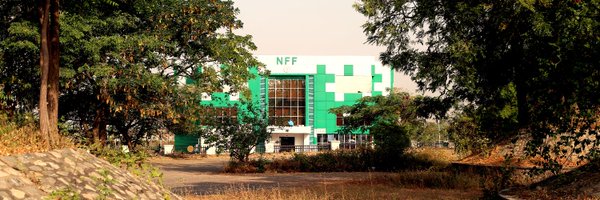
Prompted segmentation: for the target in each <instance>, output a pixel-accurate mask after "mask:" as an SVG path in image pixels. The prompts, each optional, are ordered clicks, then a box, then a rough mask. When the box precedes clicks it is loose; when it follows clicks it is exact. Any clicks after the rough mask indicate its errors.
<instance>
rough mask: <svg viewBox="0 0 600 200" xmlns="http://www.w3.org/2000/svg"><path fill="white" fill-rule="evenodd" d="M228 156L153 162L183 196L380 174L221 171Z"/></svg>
mask: <svg viewBox="0 0 600 200" xmlns="http://www.w3.org/2000/svg"><path fill="white" fill-rule="evenodd" d="M228 160H229V158H228V157H225V156H221V157H208V158H195V159H172V158H162V159H153V160H151V163H152V164H153V165H154V166H156V167H159V168H160V169H161V171H162V172H163V173H164V175H163V181H164V184H165V186H167V187H168V188H171V190H172V191H173V192H175V193H177V194H180V195H190V194H196V195H206V194H215V193H218V192H219V191H222V190H224V189H227V188H237V187H246V188H273V187H291V186H294V187H298V186H303V185H311V184H333V183H340V182H345V181H351V180H355V179H361V178H366V177H368V176H372V175H375V174H377V173H368V172H364V173H362V172H355V173H284V174H283V173H282V174H276V173H275V174H274V173H264V174H226V173H221V171H222V170H223V167H224V166H225V164H226V163H227V161H228Z"/></svg>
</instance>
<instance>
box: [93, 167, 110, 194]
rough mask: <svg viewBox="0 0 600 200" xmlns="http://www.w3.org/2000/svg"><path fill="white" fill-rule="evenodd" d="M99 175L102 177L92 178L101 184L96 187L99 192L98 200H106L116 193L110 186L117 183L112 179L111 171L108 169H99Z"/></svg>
mask: <svg viewBox="0 0 600 200" xmlns="http://www.w3.org/2000/svg"><path fill="white" fill-rule="evenodd" d="M98 173H100V176H102V177H92V178H93V179H94V180H96V181H98V182H100V184H99V185H97V186H96V189H97V190H98V192H99V194H98V197H96V199H98V200H105V199H108V197H109V196H110V195H112V194H113V192H114V191H113V190H112V188H111V187H110V185H112V184H114V183H115V179H113V178H111V177H110V171H108V170H107V169H99V170H98Z"/></svg>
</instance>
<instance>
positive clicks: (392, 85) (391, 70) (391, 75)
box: [390, 69, 394, 89]
mask: <svg viewBox="0 0 600 200" xmlns="http://www.w3.org/2000/svg"><path fill="white" fill-rule="evenodd" d="M390 88H392V89H394V70H393V69H390Z"/></svg>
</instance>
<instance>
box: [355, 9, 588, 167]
mask: <svg viewBox="0 0 600 200" xmlns="http://www.w3.org/2000/svg"><path fill="white" fill-rule="evenodd" d="M599 7H600V1H598V0H581V1H580V0H577V1H561V0H534V1H438V0H362V1H360V2H359V3H357V4H356V5H355V8H356V10H357V11H358V12H360V13H361V14H363V15H365V16H366V17H367V18H368V20H367V22H366V23H365V24H364V25H363V28H364V32H365V34H366V35H367V37H368V39H367V41H368V42H369V43H373V44H377V45H382V46H385V47H387V49H386V50H385V52H383V53H381V56H380V59H381V60H382V62H383V63H384V64H389V65H391V66H393V67H394V68H396V69H398V70H400V71H403V72H404V73H407V74H409V75H410V76H411V77H412V79H413V80H415V81H416V82H417V83H418V85H419V87H420V88H421V89H422V90H431V91H439V92H440V93H441V96H442V97H443V98H447V99H451V100H453V101H460V102H463V103H464V104H467V105H469V107H471V108H473V109H476V110H477V111H476V112H475V113H476V115H479V116H477V117H478V118H481V119H482V120H481V121H479V122H480V123H481V125H483V126H480V128H483V129H486V128H488V127H489V128H490V131H493V130H492V127H496V126H500V127H501V128H500V130H499V131H497V133H496V134H497V135H502V136H499V137H494V138H492V139H493V140H495V141H498V140H501V138H503V137H509V136H510V135H516V134H519V133H530V135H531V136H532V138H533V141H532V142H531V144H530V147H531V148H530V150H531V152H533V153H542V154H545V155H544V156H546V157H548V156H547V154H548V152H556V151H557V149H554V150H551V149H548V148H547V147H541V146H543V145H541V144H542V141H543V140H544V139H545V138H546V137H547V136H557V135H559V134H566V135H567V136H566V137H567V138H571V139H575V140H571V142H572V143H571V142H567V143H565V144H566V145H568V144H573V145H574V146H578V145H581V146H580V147H586V148H587V147H590V145H592V146H598V144H599V143H598V140H595V141H590V140H582V139H581V138H582V137H583V136H584V135H597V134H598V132H597V129H596V126H595V123H596V122H597V119H598V111H599V105H600V102H599V101H600V98H599V97H600V96H598V95H599V93H598V92H597V91H598V90H599V89H600V84H599V83H598V81H596V80H598V79H599V78H600V71H599V70H598V66H600V59H598V56H597V55H599V53H600V52H599V51H600V42H599V41H600V36H599V35H598V33H600V21H599V20H598V17H599V10H600V9H599ZM419 45H421V46H422V47H424V48H417V47H418V46H419ZM507 91H510V92H507ZM513 115H514V116H515V118H512V116H513ZM505 122H508V126H504V125H502V123H505ZM563 136H564V135H563ZM559 146H560V145H559ZM588 149H589V148H588ZM544 152H545V153H544ZM592 154H595V151H590V153H589V154H588V155H592Z"/></svg>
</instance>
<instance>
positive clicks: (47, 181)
mask: <svg viewBox="0 0 600 200" xmlns="http://www.w3.org/2000/svg"><path fill="white" fill-rule="evenodd" d="M40 183H41V184H47V185H54V184H55V183H56V180H55V179H53V178H50V177H47V178H43V179H42V180H41V182H40Z"/></svg>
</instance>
